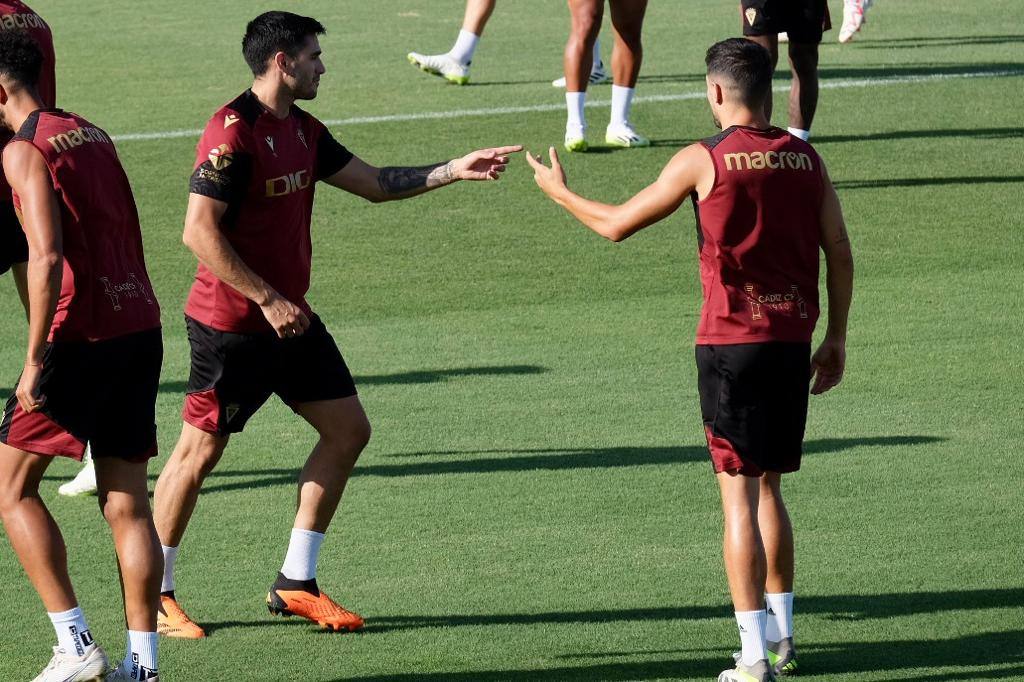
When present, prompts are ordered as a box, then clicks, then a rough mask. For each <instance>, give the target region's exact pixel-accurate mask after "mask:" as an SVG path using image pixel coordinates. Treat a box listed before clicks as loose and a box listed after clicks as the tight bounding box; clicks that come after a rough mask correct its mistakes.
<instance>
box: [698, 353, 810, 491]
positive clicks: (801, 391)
mask: <svg viewBox="0 0 1024 682" xmlns="http://www.w3.org/2000/svg"><path fill="white" fill-rule="evenodd" d="M696 355H697V388H698V391H699V392H700V410H701V415H702V417H703V420H704V434H705V435H706V436H707V441H708V450H709V451H710V453H711V462H712V464H713V465H714V468H715V473H716V474H717V473H721V472H723V471H738V472H739V473H740V474H743V475H744V476H760V475H761V474H762V473H763V472H765V471H775V472H778V473H786V472H789V471H796V470H797V469H799V468H800V456H801V454H802V452H803V440H804V426H805V425H806V423H807V397H808V394H809V393H810V380H811V345H810V344H809V343H781V342H771V343H744V344H737V345H720V346H697V349H696Z"/></svg>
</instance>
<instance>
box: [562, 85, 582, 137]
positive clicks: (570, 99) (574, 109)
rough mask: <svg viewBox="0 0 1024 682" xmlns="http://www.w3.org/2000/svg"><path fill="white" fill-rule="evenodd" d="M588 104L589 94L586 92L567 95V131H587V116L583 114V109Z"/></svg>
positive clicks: (568, 93)
mask: <svg viewBox="0 0 1024 682" xmlns="http://www.w3.org/2000/svg"><path fill="white" fill-rule="evenodd" d="M586 103H587V93H585V92H566V93H565V108H566V111H567V112H568V117H567V118H566V120H565V127H566V129H567V130H568V129H571V128H579V129H581V130H585V129H586V127H587V120H586V116H585V115H584V113H583V107H584V106H585V105H586Z"/></svg>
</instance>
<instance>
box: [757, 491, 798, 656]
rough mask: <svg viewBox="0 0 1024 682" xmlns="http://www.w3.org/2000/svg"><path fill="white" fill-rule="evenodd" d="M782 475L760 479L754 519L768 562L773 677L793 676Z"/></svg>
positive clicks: (789, 550)
mask: <svg viewBox="0 0 1024 682" xmlns="http://www.w3.org/2000/svg"><path fill="white" fill-rule="evenodd" d="M781 483H782V474H779V473H776V472H774V471H766V472H765V474H764V476H762V477H761V493H760V502H759V504H758V511H757V520H758V526H759V527H760V529H761V538H762V541H763V542H764V549H765V557H766V559H767V576H766V578H765V603H766V605H767V608H768V627H767V630H766V631H765V637H766V640H767V648H768V660H769V662H770V663H771V664H772V666H773V667H774V668H775V672H776V674H780V673H781V674H788V673H795V672H796V670H797V663H796V651H795V650H794V648H793V525H792V523H791V522H790V519H789V513H788V512H787V511H786V503H785V501H784V500H783V499H782V488H781Z"/></svg>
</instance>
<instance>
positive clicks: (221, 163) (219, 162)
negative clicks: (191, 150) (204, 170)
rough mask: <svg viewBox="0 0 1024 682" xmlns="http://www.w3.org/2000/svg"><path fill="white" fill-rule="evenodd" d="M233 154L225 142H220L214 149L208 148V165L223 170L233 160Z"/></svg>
mask: <svg viewBox="0 0 1024 682" xmlns="http://www.w3.org/2000/svg"><path fill="white" fill-rule="evenodd" d="M234 159H235V155H234V154H232V153H231V147H229V146H228V145H226V144H222V145H220V146H219V147H217V148H216V149H211V150H210V165H212V166H213V167H214V169H215V170H224V169H225V168H227V167H228V166H230V165H231V162H232V161H234Z"/></svg>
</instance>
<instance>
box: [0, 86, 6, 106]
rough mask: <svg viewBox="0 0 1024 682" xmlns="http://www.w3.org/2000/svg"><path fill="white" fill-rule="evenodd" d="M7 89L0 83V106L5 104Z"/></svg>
mask: <svg viewBox="0 0 1024 682" xmlns="http://www.w3.org/2000/svg"><path fill="white" fill-rule="evenodd" d="M7 99H8V97H7V88H5V87H4V84H3V83H0V104H7Z"/></svg>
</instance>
